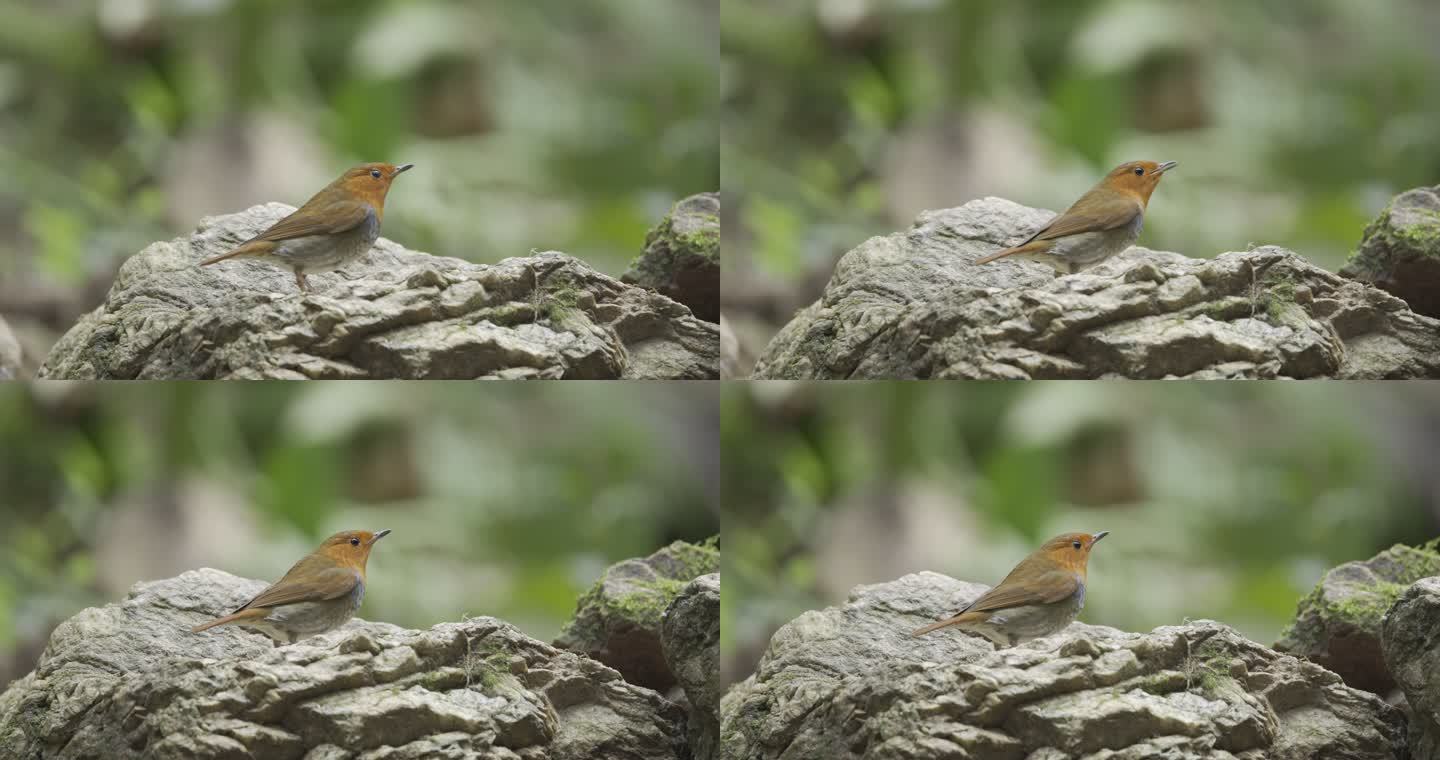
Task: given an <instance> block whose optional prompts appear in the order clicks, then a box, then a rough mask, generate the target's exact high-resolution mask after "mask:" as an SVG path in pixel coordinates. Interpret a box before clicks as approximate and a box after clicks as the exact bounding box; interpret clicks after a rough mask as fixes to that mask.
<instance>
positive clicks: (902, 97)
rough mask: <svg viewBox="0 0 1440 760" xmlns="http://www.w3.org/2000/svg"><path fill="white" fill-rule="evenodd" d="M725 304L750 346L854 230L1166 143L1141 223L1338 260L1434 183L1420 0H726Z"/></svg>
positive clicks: (1204, 245) (1432, 83)
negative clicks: (1161, 171)
mask: <svg viewBox="0 0 1440 760" xmlns="http://www.w3.org/2000/svg"><path fill="white" fill-rule="evenodd" d="M721 21H722V24H721V38H720V39H721V61H722V63H721V66H722V69H721V71H722V74H721V79H720V81H721V94H720V97H721V125H722V126H721V140H722V148H721V160H722V162H723V164H724V167H725V171H724V173H723V177H722V184H721V187H722V191H723V193H724V195H725V200H724V202H725V208H726V222H727V226H726V227H725V229H724V231H723V236H724V241H725V243H724V253H723V257H724V262H723V264H722V266H723V268H724V271H725V289H724V294H723V295H724V299H723V304H722V305H723V309H724V313H725V315H726V320H727V322H728V323H729V324H730V325H731V326H732V328H734V329H735V330H736V332H737V333H738V335H739V337H740V340H741V342H742V344H743V346H744V348H745V349H746V350H747V352H748V353H749V354H751V355H752V356H753V355H754V354H757V353H759V351H760V350H761V349H763V347H764V345H765V343H767V342H768V341H769V339H770V337H771V336H772V335H773V334H774V332H775V331H776V330H777V329H778V328H779V327H780V326H781V325H783V324H784V323H785V322H786V321H788V320H789V319H790V317H791V316H792V315H793V314H794V312H795V310H796V309H798V308H801V307H804V306H807V305H809V304H810V303H811V302H812V301H814V300H815V298H816V297H818V295H819V293H820V290H821V289H822V288H823V286H824V284H825V282H826V280H827V279H828V278H829V275H830V273H831V271H832V270H833V268H834V263H835V260H836V259H837V258H838V257H839V256H840V255H841V254H843V253H844V252H845V251H847V250H849V249H850V248H852V247H854V246H855V245H857V244H859V243H860V242H861V241H863V240H865V239H866V238H867V237H870V236H872V235H880V234H888V233H890V232H894V231H897V230H904V229H906V228H908V227H909V226H910V224H911V222H912V221H913V220H914V218H915V216H916V214H917V213H918V212H919V211H921V210H923V209H927V208H948V207H952V206H960V205H963V204H964V203H966V202H967V201H970V200H973V199H975V198H981V197H984V196H988V195H995V196H1001V197H1005V198H1009V199H1011V200H1014V201H1017V202H1019V203H1023V204H1026V205H1030V206H1037V207H1042V208H1049V209H1053V210H1057V211H1058V210H1060V209H1063V208H1064V207H1065V206H1067V205H1068V204H1069V203H1070V202H1071V201H1073V200H1075V198H1077V197H1078V196H1079V195H1080V193H1082V192H1084V190H1086V189H1087V188H1089V187H1090V186H1091V185H1092V184H1094V183H1095V182H1096V181H1097V180H1098V179H1099V177H1100V176H1102V175H1103V174H1104V173H1105V172H1106V171H1108V170H1109V169H1110V168H1111V167H1113V166H1115V165H1116V164H1119V163H1121V162H1122V161H1126V160H1133V159H1138V158H1146V159H1153V160H1175V161H1179V162H1180V166H1179V169H1178V170H1177V171H1175V172H1174V173H1173V174H1171V175H1169V176H1167V177H1166V179H1165V182H1163V183H1162V184H1161V187H1160V188H1159V190H1158V191H1157V192H1156V194H1155V197H1154V198H1153V199H1152V202H1151V205H1150V210H1149V213H1148V214H1147V215H1146V224H1145V233H1144V235H1143V236H1142V238H1141V244H1143V245H1147V246H1150V247H1152V248H1158V249H1162V250H1171V251H1178V252H1181V253H1184V254H1186V255H1188V256H1193V257H1212V256H1215V255H1216V254H1219V253H1221V252H1224V251H1232V250H1245V249H1246V247H1247V246H1249V245H1251V244H1252V243H1253V244H1257V245H1258V244H1269V243H1274V244H1280V245H1285V246H1289V247H1292V248H1294V249H1295V250H1296V251H1298V252H1300V253H1301V254H1302V255H1304V256H1306V257H1307V258H1309V259H1310V260H1311V261H1313V262H1315V263H1316V264H1318V265H1320V266H1323V267H1325V268H1327V269H1330V270H1332V271H1333V270H1335V269H1338V268H1339V266H1340V265H1341V263H1342V262H1343V260H1344V258H1345V257H1346V255H1347V254H1348V252H1350V251H1352V250H1353V249H1354V248H1355V246H1356V243H1357V242H1358V241H1359V239H1360V235H1361V232H1362V230H1363V229H1364V226H1365V224H1366V223H1367V222H1368V221H1369V220H1370V219H1372V218H1373V217H1374V216H1375V215H1376V213H1377V212H1378V211H1380V210H1381V209H1382V208H1383V207H1384V205H1385V204H1386V203H1387V201H1388V200H1389V199H1390V197H1391V196H1392V195H1393V194H1395V193H1397V192H1399V191H1402V190H1406V189H1409V188H1412V187H1416V186H1420V185H1433V184H1436V183H1437V182H1440V130H1437V129H1435V127H1434V125H1435V124H1436V123H1440V45H1436V44H1435V41H1436V40H1437V39H1440V4H1437V3H1435V2H1431V1H1430V0H1366V2H1356V0H1305V1H1304V2H1289V1H1286V2H1277V1H1273V0H1262V1H1260V2H1257V1H1256V0H1212V1H1211V2H1191V3H1183V2H1172V1H1171V0H1011V1H1010V2H993V1H991V0H781V1H777V0H725V2H724V3H723V7H722V13H721Z"/></svg>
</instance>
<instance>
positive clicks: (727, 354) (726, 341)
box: [720, 315, 744, 380]
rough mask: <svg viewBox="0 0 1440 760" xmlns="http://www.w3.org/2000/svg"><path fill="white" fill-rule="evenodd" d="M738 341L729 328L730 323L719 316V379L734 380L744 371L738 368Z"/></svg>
mask: <svg viewBox="0 0 1440 760" xmlns="http://www.w3.org/2000/svg"><path fill="white" fill-rule="evenodd" d="M740 363H741V359H740V341H739V340H738V339H737V338H736V337H735V333H734V332H733V331H732V330H731V329H730V323H729V322H727V321H725V317H724V315H721V317H720V379H721V380H735V379H739V378H741V377H742V376H743V375H744V373H743V371H742V370H741V369H740Z"/></svg>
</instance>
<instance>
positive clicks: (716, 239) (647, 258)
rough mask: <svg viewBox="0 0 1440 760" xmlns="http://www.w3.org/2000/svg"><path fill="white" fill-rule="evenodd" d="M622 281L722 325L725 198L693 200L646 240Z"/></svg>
mask: <svg viewBox="0 0 1440 760" xmlns="http://www.w3.org/2000/svg"><path fill="white" fill-rule="evenodd" d="M620 279H621V280H622V281H624V282H627V283H630V284H632V285H639V286H640V287H642V288H649V289H651V290H655V291H659V292H660V293H662V294H664V295H666V296H669V297H670V298H673V299H675V300H676V301H679V302H680V303H683V304H685V305H686V306H689V307H690V310H691V311H693V312H695V316H697V317H699V318H701V319H703V320H705V321H706V322H719V321H720V194H719V193H701V194H699V195H692V196H690V197H689V198H686V199H684V200H682V201H680V202H679V203H677V204H675V207H674V208H672V209H671V210H670V214H669V215H668V216H666V217H665V219H664V220H663V221H661V222H660V224H659V226H657V227H655V229H653V230H650V233H649V234H648V235H646V236H645V252H644V253H642V254H640V255H639V256H638V257H637V258H636V259H635V260H634V261H633V262H631V263H630V268H629V269H627V270H625V274H623V275H621V277H620Z"/></svg>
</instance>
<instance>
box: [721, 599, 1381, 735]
mask: <svg viewBox="0 0 1440 760" xmlns="http://www.w3.org/2000/svg"><path fill="white" fill-rule="evenodd" d="M984 590H985V587H984V586H979V585H975V584H971V583H964V582H961V581H956V580H953V579H951V578H947V577H945V576H942V575H937V574H935V573H920V574H918V575H907V576H905V577H903V578H900V579H898V580H895V581H892V582H889V583H884V584H879V585H875V586H862V587H859V588H857V589H855V590H854V591H853V592H852V593H851V597H850V601H849V602H848V603H847V604H845V605H844V606H841V607H831V608H828V609H825V610H819V611H812V612H806V613H805V614H803V615H801V616H800V617H798V618H796V619H795V620H793V621H791V622H790V623H788V624H786V625H785V626H783V627H782V628H781V629H780V630H779V631H777V632H776V633H775V635H774V636H773V637H772V638H771V640H770V646H769V648H768V650H767V651H766V653H765V655H764V657H763V658H762V660H761V662H760V665H759V667H758V669H757V672H756V673H755V674H754V675H752V676H751V677H750V678H748V679H746V680H745V681H743V682H741V683H740V684H738V685H736V686H735V687H734V688H733V689H731V690H730V691H729V692H728V693H726V695H725V697H724V698H723V700H722V701H721V731H720V736H721V747H722V749H721V753H720V756H721V757H722V758H733V759H734V760H741V759H742V758H743V760H767V759H769V758H786V759H787V760H789V759H794V760H799V759H800V758H826V760H847V759H850V758H857V759H858V758H865V759H866V760H899V759H901V758H904V759H906V760H919V759H921V758H937V759H938V758H986V759H987V760H991V759H993V760H1063V759H1064V758H1085V759H1086V760H1102V759H1104V760H1116V759H1118V758H1126V759H1127V760H1130V759H1133V760H1142V759H1148V758H1159V757H1163V758H1171V759H1173V760H1182V759H1184V760H1188V759H1190V758H1206V759H1209V760H1220V759H1221V758H1224V759H1226V760H1235V759H1236V758H1240V759H1243V760H1309V759H1310V758H1320V757H1324V758H1348V759H1350V760H1368V759H1369V758H1374V759H1375V760H1381V759H1382V758H1383V759H1384V760H1394V758H1398V757H1403V756H1404V751H1405V749H1404V747H1405V727H1404V717H1403V714H1402V713H1401V712H1400V711H1399V710H1398V709H1396V708H1394V707H1391V706H1390V705H1388V704H1386V703H1385V702H1384V701H1383V700H1381V699H1380V698H1379V697H1377V696H1375V695H1374V694H1371V693H1369V692H1365V691H1360V690H1358V689H1352V688H1350V687H1348V686H1346V685H1345V683H1344V682H1343V681H1341V680H1340V678H1339V676H1336V675H1335V674H1334V673H1331V672H1329V671H1327V670H1325V669H1324V668H1321V667H1320V666H1318V665H1315V664H1314V663H1311V662H1308V661H1305V660H1301V659H1298V658H1295V657H1291V656H1289V655H1282V654H1279V653H1276V652H1274V651H1272V650H1269V649H1266V648H1265V647H1263V646H1261V645H1259V644H1256V643H1254V642H1252V641H1249V640H1247V639H1245V638H1244V637H1242V636H1240V635H1239V634H1238V633H1236V632H1235V631H1234V630H1232V629H1230V628H1228V627H1226V626H1224V625H1221V624H1220V623H1215V622H1212V621H1206V620H1202V621H1195V622H1192V623H1188V624H1186V625H1182V626H1166V627H1162V628H1157V629H1155V630H1153V631H1151V632H1150V633H1143V634H1142V633H1126V632H1123V631H1118V630H1115V629H1113V628H1106V627H1101V626H1091V625H1085V624H1082V623H1076V624H1073V625H1071V626H1070V627H1069V628H1067V629H1065V630H1064V631H1063V632H1061V633H1059V634H1056V635H1054V636H1049V637H1045V638H1041V639H1036V640H1034V641H1030V642H1027V643H1025V644H1022V645H1020V646H1018V647H1015V648H1010V649H1002V650H996V649H994V647H993V646H992V645H991V644H990V643H989V642H988V641H986V640H984V639H981V638H979V637H977V636H972V635H969V634H965V633H963V632H960V631H955V630H945V631H939V632H936V633H933V634H930V635H928V636H924V637H921V638H918V639H917V638H912V637H911V636H910V635H909V632H910V631H911V630H913V629H915V628H916V627H918V626H920V625H921V624H923V623H927V622H930V621H933V620H937V619H939V618H941V617H942V616H944V615H948V614H953V613H954V612H955V610H956V609H957V608H959V607H960V606H963V605H964V604H965V603H966V602H968V601H970V600H973V599H974V598H975V597H977V596H978V595H979V594H981V593H982V592H983V591H984Z"/></svg>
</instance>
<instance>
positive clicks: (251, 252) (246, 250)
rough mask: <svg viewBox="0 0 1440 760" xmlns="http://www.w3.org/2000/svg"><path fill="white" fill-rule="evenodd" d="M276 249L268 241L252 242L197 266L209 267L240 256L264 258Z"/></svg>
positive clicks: (212, 257)
mask: <svg viewBox="0 0 1440 760" xmlns="http://www.w3.org/2000/svg"><path fill="white" fill-rule="evenodd" d="M274 247H275V244H274V243H272V242H270V241H268V240H260V241H252V242H249V243H246V244H244V245H242V246H240V247H239V248H236V249H235V250H233V251H230V252H229V253H222V254H220V255H219V256H211V257H210V258H208V259H205V260H204V261H201V262H200V263H199V264H198V265H197V266H202V267H208V266H210V265H211V264H214V263H216V262H220V261H224V260H226V259H233V258H236V257H239V256H264V255H265V254H266V253H269V252H270V250H271V249H272V248H274Z"/></svg>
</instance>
